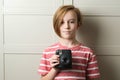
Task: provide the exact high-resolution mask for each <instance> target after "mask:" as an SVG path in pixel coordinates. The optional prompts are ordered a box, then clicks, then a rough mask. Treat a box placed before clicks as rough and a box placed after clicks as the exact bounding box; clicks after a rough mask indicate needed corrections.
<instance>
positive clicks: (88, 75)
mask: <svg viewBox="0 0 120 80" xmlns="http://www.w3.org/2000/svg"><path fill="white" fill-rule="evenodd" d="M97 75H100V73H96V74H89V75H88V76H97Z"/></svg>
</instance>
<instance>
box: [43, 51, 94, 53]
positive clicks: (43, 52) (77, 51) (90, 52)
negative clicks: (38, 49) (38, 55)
mask: <svg viewBox="0 0 120 80" xmlns="http://www.w3.org/2000/svg"><path fill="white" fill-rule="evenodd" d="M55 52H56V51H51V52H43V53H44V54H55ZM72 53H85V54H93V53H91V52H90V51H72Z"/></svg>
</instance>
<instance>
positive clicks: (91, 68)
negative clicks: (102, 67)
mask: <svg viewBox="0 0 120 80" xmlns="http://www.w3.org/2000/svg"><path fill="white" fill-rule="evenodd" d="M99 77H100V72H99V67H98V62H97V58H96V55H94V54H93V53H91V55H90V58H89V60H88V65H87V78H88V79H94V78H99Z"/></svg>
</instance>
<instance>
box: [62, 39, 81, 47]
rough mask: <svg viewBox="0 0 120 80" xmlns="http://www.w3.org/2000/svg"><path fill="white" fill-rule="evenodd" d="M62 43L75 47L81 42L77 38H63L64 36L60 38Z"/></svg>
mask: <svg viewBox="0 0 120 80" xmlns="http://www.w3.org/2000/svg"><path fill="white" fill-rule="evenodd" d="M60 43H61V44H62V45H64V46H67V47H73V46H76V45H78V44H79V42H78V41H77V40H76V39H63V38H60Z"/></svg>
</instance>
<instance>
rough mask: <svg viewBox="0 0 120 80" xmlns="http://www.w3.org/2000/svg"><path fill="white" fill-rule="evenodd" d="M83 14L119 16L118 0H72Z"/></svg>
mask: <svg viewBox="0 0 120 80" xmlns="http://www.w3.org/2000/svg"><path fill="white" fill-rule="evenodd" d="M73 4H74V5H75V6H77V7H79V8H80V9H81V10H82V12H83V14H84V15H109V16H113V15H116V16H120V0H89V1H86V0H73Z"/></svg>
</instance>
